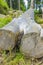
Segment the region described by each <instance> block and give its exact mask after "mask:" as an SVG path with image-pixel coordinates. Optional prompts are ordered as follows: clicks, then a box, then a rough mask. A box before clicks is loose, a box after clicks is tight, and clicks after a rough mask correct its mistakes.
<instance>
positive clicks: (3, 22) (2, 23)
mask: <svg viewBox="0 0 43 65" xmlns="http://www.w3.org/2000/svg"><path fill="white" fill-rule="evenodd" d="M11 20H12V18H11V16H6V17H5V18H0V28H2V27H3V26H5V25H6V24H8V23H9V22H10V21H11Z"/></svg>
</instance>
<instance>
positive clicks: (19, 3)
mask: <svg viewBox="0 0 43 65" xmlns="http://www.w3.org/2000/svg"><path fill="white" fill-rule="evenodd" d="M18 9H19V10H20V0H18Z"/></svg>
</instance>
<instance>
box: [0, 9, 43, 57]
mask: <svg viewBox="0 0 43 65" xmlns="http://www.w3.org/2000/svg"><path fill="white" fill-rule="evenodd" d="M21 32H23V33H24V34H23V35H22V37H19V36H20V35H19V34H21ZM19 38H21V39H20V40H21V45H20V52H22V53H23V54H24V55H25V56H26V57H29V56H30V57H35V58H40V57H42V56H43V29H42V28H41V26H40V25H39V24H37V23H36V22H35V21H34V10H33V9H32V8H30V9H29V10H28V11H26V12H25V13H24V14H23V15H21V16H20V17H19V18H16V19H13V20H12V22H11V23H9V24H8V25H6V26H5V27H3V28H2V29H0V48H3V49H4V50H8V49H9V48H10V47H11V48H12V49H13V48H14V47H15V45H16V44H18V40H19Z"/></svg>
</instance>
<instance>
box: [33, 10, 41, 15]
mask: <svg viewBox="0 0 43 65" xmlns="http://www.w3.org/2000/svg"><path fill="white" fill-rule="evenodd" d="M34 13H35V14H42V10H34Z"/></svg>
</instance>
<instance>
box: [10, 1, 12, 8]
mask: <svg viewBox="0 0 43 65" xmlns="http://www.w3.org/2000/svg"><path fill="white" fill-rule="evenodd" d="M10 8H12V0H10Z"/></svg>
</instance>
